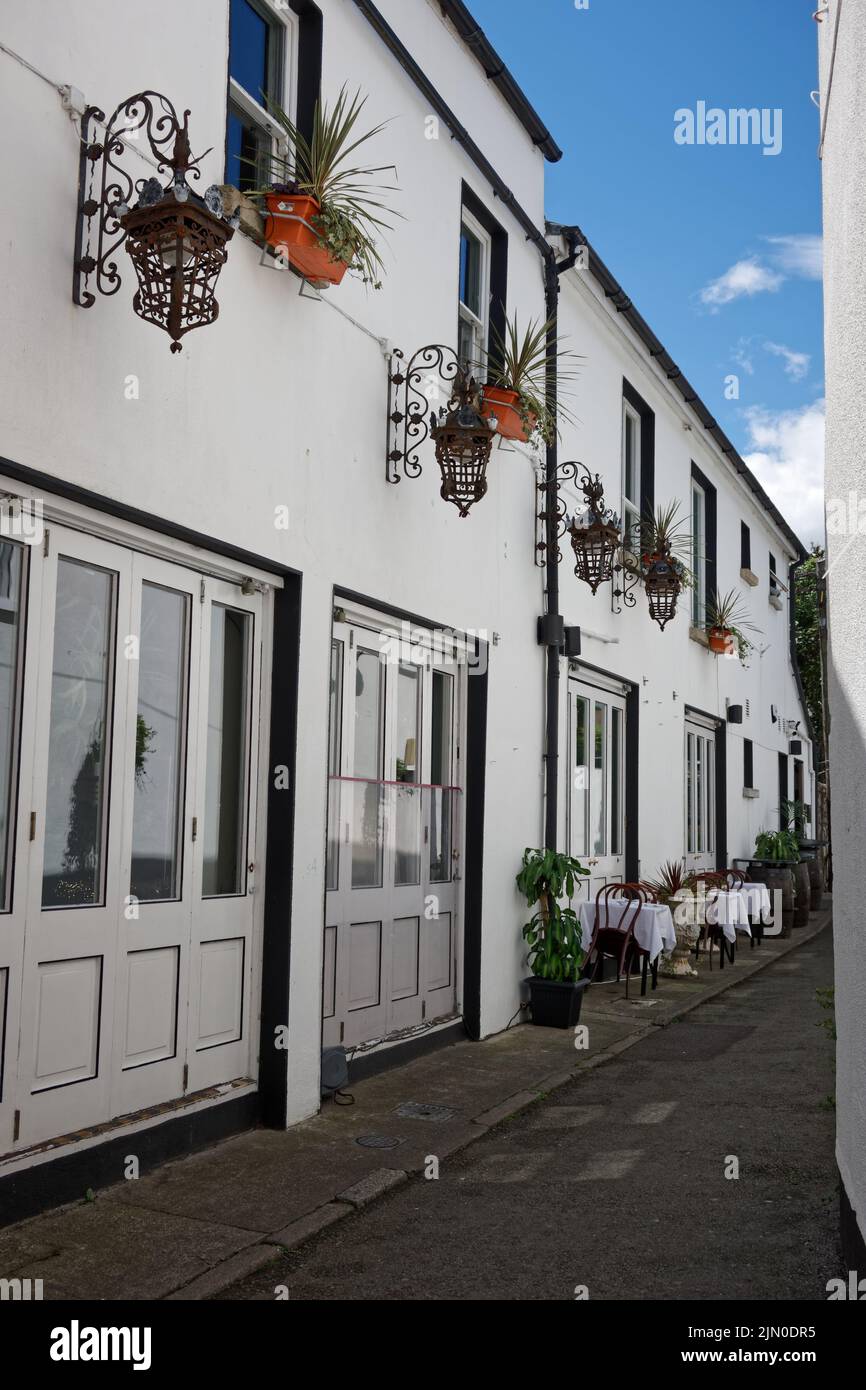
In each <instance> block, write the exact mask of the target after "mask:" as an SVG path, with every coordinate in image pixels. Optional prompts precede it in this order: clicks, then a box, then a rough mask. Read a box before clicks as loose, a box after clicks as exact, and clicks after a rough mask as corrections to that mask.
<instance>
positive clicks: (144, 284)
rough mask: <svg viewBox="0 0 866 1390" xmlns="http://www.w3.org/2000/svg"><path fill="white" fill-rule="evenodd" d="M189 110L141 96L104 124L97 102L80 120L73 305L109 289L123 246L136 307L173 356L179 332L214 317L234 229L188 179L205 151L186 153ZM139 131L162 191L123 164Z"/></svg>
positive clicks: (116, 280)
mask: <svg viewBox="0 0 866 1390" xmlns="http://www.w3.org/2000/svg"><path fill="white" fill-rule="evenodd" d="M189 114H190V113H189V111H184V113H183V121H181V120H180V119H179V118H178V115H177V112H176V110H175V108H174V106H173V105H172V103H171V102H170V101H169V100H168V98H167V97H165V96H163V95H162V94H161V93H159V92H151V91H147V92H138V93H137V94H136V95H135V96H131V97H127V98H126V100H125V101H122V102H121V103H120V105H119V106H118V107H117V109H116V110H115V112H114V113H113V115H112V116H111V117H110V119H109V120H108V121H106V119H105V113H104V112H103V111H101V110H100V109H99V107H97V106H88V107H87V109H86V111H85V112H84V115H83V117H82V121H81V145H80V154H79V172H78V210H77V216H76V223H75V257H74V269H73V283H72V298H73V301H74V303H75V304H77V305H78V306H79V307H80V308H82V309H90V308H92V307H93V305H94V303H95V302H96V294H97V293H98V294H103V295H112V294H116V293H117V291H118V290H119V289H120V286H121V276H120V271H119V268H118V263H117V253H118V251H119V250H120V247H121V245H122V244H123V243H124V242H126V243H127V250H128V251H129V254H130V257H131V258H132V261H133V265H134V268H135V271H136V274H137V276H138V280H139V291H138V293H137V294H136V297H135V303H134V307H135V310H136V312H137V313H138V314H139V315H140V316H141V317H142V318H145V319H146V320H147V321H148V322H151V323H154V324H157V325H158V326H159V327H162V328H165V329H166V331H167V332H168V333H169V334H170V336H171V337H172V338H173V340H174V341H173V343H172V351H173V352H179V351H180V343H179V342H178V339H179V338H180V337H181V336H182V334H183V333H186V332H188V331H189V329H190V328H196V327H199V326H201V325H203V324H206V323H211V322H213V320H214V319H215V318H216V317H217V314H218V312H219V306H218V305H217V303H216V300H215V298H214V296H213V290H214V286H215V284H216V279H217V276H218V275H219V272H220V270H221V268H222V266H223V264H224V262H225V259H226V252H225V244H226V242H227V241H229V240H230V238H231V236H232V234H233V232H234V230H235V228H236V227H237V225H238V215H237V214H235V215H233V216H232V217H226V216H225V214H224V211H223V204H222V196H221V194H220V191H219V188H218V186H217V185H213V186H212V187H210V188H208V189H207V190H206V192H205V193H204V195H203V196H202V197H200V196H199V195H198V194H196V193H195V192H194V190H193V189H192V188H191V187H190V185H189V183H188V179H189V178H192V179H199V178H200V177H201V170H200V169H199V167H198V166H199V164H200V162H201V160H202V159H203V158H204V157H205V155H206V154H209V153H210V150H205V152H204V154H201V155H198V156H196V157H195V158H194V157H193V156H192V153H191V151H190V144H189V130H188V121H189ZM97 126H104V128H105V138H104V139H103V140H102V141H101V142H100V141H99V140H95V139H94V138H93V136H94V133H95V129H96V127H97ZM142 133H143V136H144V140H143V141H142V142H141V143H142V144H144V141H146V145H147V147H148V149H149V154H150V158H151V159H152V161H154V162H155V163H156V167H157V171H158V173H159V174H161V175H163V176H164V175H165V173H166V172H167V171H170V172H171V177H170V179H169V182H168V183H167V184H166V185H163V183H162V182H161V181H160V179H159V178H154V177H151V178H139V179H133V177H132V175H131V174H130V173H129V172H128V171H127V170H126V169H125V168H124V166H123V162H122V159H123V156H124V154H126V153H128V152H129V150H130V148H131V145H133V144H134V143H135V142H137V141H139V140H141V136H142ZM128 142H129V143H128ZM144 152H145V151H143V153H144ZM134 195H137V202H136V201H135V199H134ZM133 204H134V206H133Z"/></svg>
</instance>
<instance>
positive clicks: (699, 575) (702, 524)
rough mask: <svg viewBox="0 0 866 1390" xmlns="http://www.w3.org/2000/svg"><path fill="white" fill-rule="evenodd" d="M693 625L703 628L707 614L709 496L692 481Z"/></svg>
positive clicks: (698, 484)
mask: <svg viewBox="0 0 866 1390" xmlns="http://www.w3.org/2000/svg"><path fill="white" fill-rule="evenodd" d="M692 573H693V574H694V576H695V586H694V588H693V589H692V625H693V627H703V626H704V623H705V622H706V613H707V494H706V493H705V492H704V489H703V488H702V487H701V485H700V483H696V482H695V481H694V479H692Z"/></svg>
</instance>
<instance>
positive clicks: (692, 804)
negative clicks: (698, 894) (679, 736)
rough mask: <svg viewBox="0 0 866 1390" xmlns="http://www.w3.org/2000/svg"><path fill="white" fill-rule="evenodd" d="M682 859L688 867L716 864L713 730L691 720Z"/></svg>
mask: <svg viewBox="0 0 866 1390" xmlns="http://www.w3.org/2000/svg"><path fill="white" fill-rule="evenodd" d="M683 764H684V771H685V786H684V792H683V797H684V802H685V817H684V819H685V860H686V865H687V867H688V868H689V869H691V870H695V869H715V867H716V734H715V729H711V728H710V727H709V726H707V725H704V724H699V723H696V722H693V721H690V720H688V719H687V720H686V723H685V751H684V758H683Z"/></svg>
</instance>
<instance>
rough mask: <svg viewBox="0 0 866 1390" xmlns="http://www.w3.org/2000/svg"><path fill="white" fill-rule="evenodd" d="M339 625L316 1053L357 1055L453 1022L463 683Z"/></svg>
mask: <svg viewBox="0 0 866 1390" xmlns="http://www.w3.org/2000/svg"><path fill="white" fill-rule="evenodd" d="M392 657H394V653H393V652H392V651H391V648H390V644H389V642H388V639H387V636H385V635H384V634H383V633H382V632H381V631H377V630H376V629H375V628H374V627H367V626H362V625H360V624H357V623H355V624H352V623H349V622H336V623H335V624H334V632H333V642H332V655H331V704H330V737H329V768H328V774H329V781H328V787H329V792H328V822H329V827H328V863H327V872H326V883H327V891H326V903H325V941H324V981H323V1039H324V1041H325V1043H343V1044H344V1045H346V1046H356V1045H358V1044H362V1043H371V1042H375V1041H377V1040H378V1039H381V1038H386V1037H390V1036H393V1035H394V1034H395V1033H399V1032H401V1031H404V1030H410V1029H413V1028H416V1027H420V1026H421V1025H423V1024H427V1023H431V1022H433V1021H434V1020H437V1019H440V1018H448V1017H450V1016H452V1015H454V1013H455V1011H456V1008H457V955H458V914H457V884H458V881H459V880H458V875H459V840H458V836H459V830H460V827H459V811H460V806H459V803H460V790H461V789H460V786H459V772H458V747H459V737H458V730H459V713H460V699H461V695H462V685H461V680H462V676H461V672H460V669H459V666H458V663H457V662H456V661H455V659H454V656H453V653H449V654H448V655H443V654H442V653H437V652H436V651H435V650H433V648H432V647H428V648H426V649H421V650H418V651H416V652H415V653H414V654H411V655H410V654H406V653H404V654H403V656H402V657H401V656H400V655H399V653H398V654H397V655H396V657H394V659H392Z"/></svg>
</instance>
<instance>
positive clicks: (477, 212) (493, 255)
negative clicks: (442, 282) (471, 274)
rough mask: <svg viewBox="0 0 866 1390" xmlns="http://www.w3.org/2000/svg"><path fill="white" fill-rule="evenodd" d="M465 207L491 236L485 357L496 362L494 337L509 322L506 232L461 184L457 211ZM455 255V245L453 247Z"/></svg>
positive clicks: (462, 210) (465, 184)
mask: <svg viewBox="0 0 866 1390" xmlns="http://www.w3.org/2000/svg"><path fill="white" fill-rule="evenodd" d="M464 210H465V211H466V212H468V213H471V215H472V216H473V217H474V218H475V221H476V222H479V223H480V224H481V226H482V227H483V228H484V230H485V232H486V233H487V235H488V236H489V237H490V314H489V317H488V330H487V356H488V360H490V361H491V362H495V361H496V342H497V338H503V339H504V337H505V329H506V325H507V321H508V310H507V307H506V306H507V304H508V233H507V232H506V230H505V228H504V227H503V226H502V225H501V223H499V222H497V221H496V218H495V217H494V216H493V214H492V213H491V212H490V210H489V209H488V208H487V207H486V206H485V204H484V203H483V202H482V200H481V199H480V198H479V197H478V194H477V193H476V192H475V191H474V190H473V189H472V188H470V187H469V184H468V183H464V184H463V186H462V191H461V202H460V211H461V216H462V214H463V212H464ZM455 255H456V246H455Z"/></svg>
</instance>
